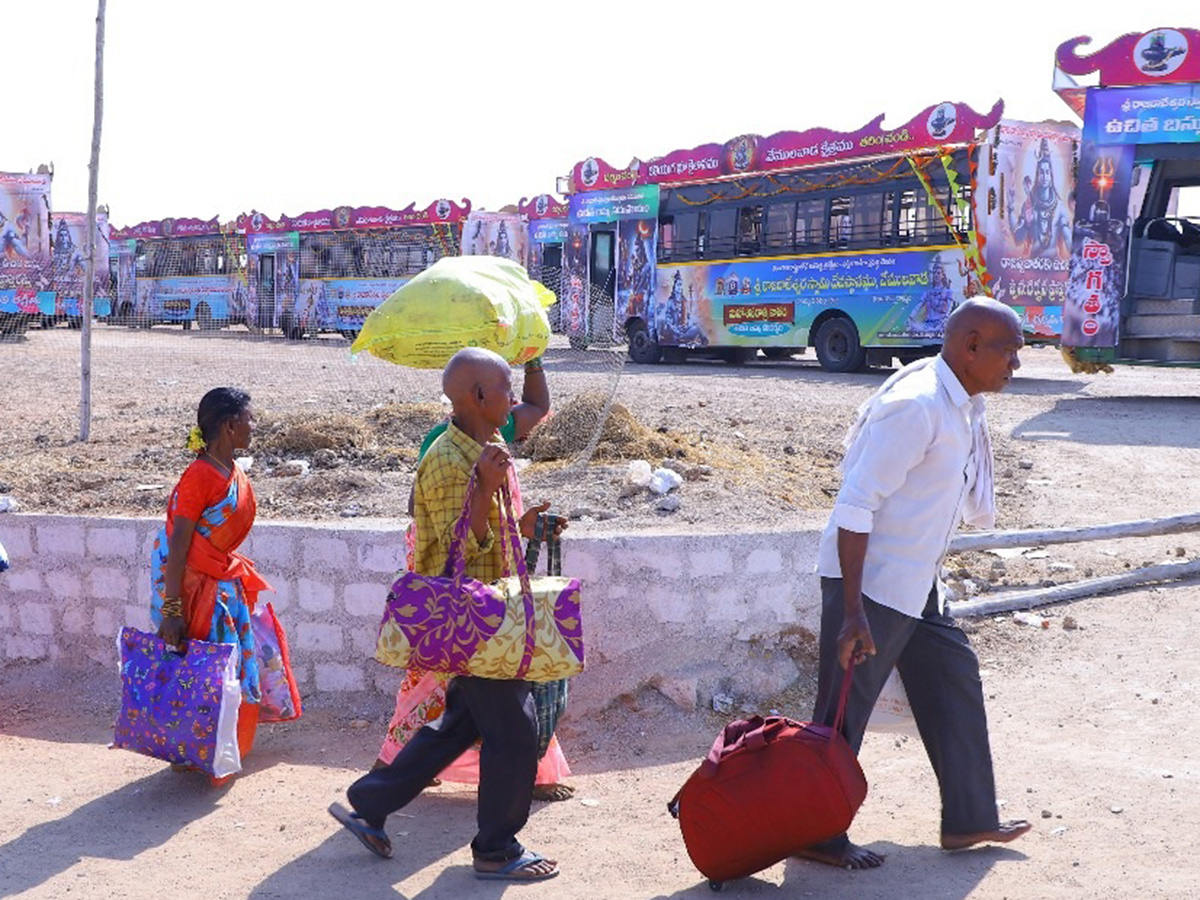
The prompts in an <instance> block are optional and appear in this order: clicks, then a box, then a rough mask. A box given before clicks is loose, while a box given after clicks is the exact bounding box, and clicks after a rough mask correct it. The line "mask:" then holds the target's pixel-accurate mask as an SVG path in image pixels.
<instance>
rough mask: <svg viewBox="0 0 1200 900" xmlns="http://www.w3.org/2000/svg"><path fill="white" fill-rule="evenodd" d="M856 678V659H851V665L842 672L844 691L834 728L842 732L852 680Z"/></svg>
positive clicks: (841, 694)
mask: <svg viewBox="0 0 1200 900" xmlns="http://www.w3.org/2000/svg"><path fill="white" fill-rule="evenodd" d="M853 680H854V661H853V660H851V661H850V667H849V668H848V669H846V671H845V672H844V673H843V674H842V691H841V693H840V694H839V695H838V707H837V715H836V716H835V717H834V720H833V730H834V731H835V732H836V733H838V734H841V733H842V725H843V724H844V723H845V721H846V702H847V701H848V700H849V699H850V682H852V681H853Z"/></svg>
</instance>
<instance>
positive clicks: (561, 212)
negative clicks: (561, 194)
mask: <svg viewBox="0 0 1200 900" xmlns="http://www.w3.org/2000/svg"><path fill="white" fill-rule="evenodd" d="M517 212H519V213H520V214H521V215H523V216H525V217H526V218H528V219H530V220H533V219H565V218H566V217H567V202H566V201H565V200H559V199H557V198H556V197H553V196H551V195H550V194H538V195H537V196H536V197H534V198H533V199H532V200H526V199H525V198H524V197H522V198H521V202H520V203H518V204H517Z"/></svg>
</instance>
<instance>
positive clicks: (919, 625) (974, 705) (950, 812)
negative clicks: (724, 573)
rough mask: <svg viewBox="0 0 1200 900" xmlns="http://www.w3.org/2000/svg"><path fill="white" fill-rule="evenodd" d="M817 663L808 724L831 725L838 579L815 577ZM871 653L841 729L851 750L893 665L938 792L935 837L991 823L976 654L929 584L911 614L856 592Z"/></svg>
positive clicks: (992, 798) (837, 679)
mask: <svg viewBox="0 0 1200 900" xmlns="http://www.w3.org/2000/svg"><path fill="white" fill-rule="evenodd" d="M821 598H822V606H821V638H820V654H821V659H820V665H819V672H818V680H817V702H816V708H815V710H814V712H813V721H816V722H822V723H824V724H826V725H832V724H833V722H834V719H835V717H836V715H837V702H838V691H839V690H840V689H841V686H842V676H843V672H842V669H841V667H840V666H838V662H837V636H838V632H839V631H840V630H841V627H842V622H843V619H844V613H845V608H844V605H843V604H844V597H843V593H842V580H841V579H840V578H822V579H821ZM863 608H864V609H865V611H866V614H867V622H868V624H869V625H870V626H871V636H872V637H873V638H874V640H875V655H874V656H869V657H867V660H866V662H864V663H862V664H860V665H858V666H854V667H853V668H854V675H853V678H854V680H853V681H852V682H851V686H850V697H849V699H848V700H847V703H846V719H845V724H844V725H843V728H842V732H843V734H844V735H845V738H846V740H847V742H848V743H849V744H850V746H851V747H852V748H853V749H854V752H855V753H857V752H858V751H859V748H860V747H861V746H862V740H863V733H864V732H865V731H866V728H867V720H868V719H869V718H870V717H871V710H872V709H874V707H875V701H876V700H877V699H879V692H880V691H881V690H883V683H884V682H885V681H886V680H887V677H888V675H889V674H890V673H891V671H892V668H893V667H894V668H895V669H896V670H897V671H898V672H899V674H900V679H901V680H902V681H903V682H904V690H905V692H906V693H907V694H908V702H909V705H910V706H911V707H912V711H913V718H914V719H916V723H917V730H918V731H919V732H920V734H921V741H922V742H923V743H924V744H925V752H926V753H928V754H929V762H930V763H931V764H932V765H933V771H934V774H936V775H937V780H938V786H939V788H940V789H941V795H942V834H973V833H975V832H980V831H992V830H994V829H995V828H997V827H998V826H999V824H1000V823H999V816H998V815H997V813H996V786H995V778H994V776H993V774H992V751H991V746H990V744H989V742H988V729H987V714H986V713H985V712H984V708H983V685H982V683H981V682H980V679H979V659H978V657H976V656H975V651H974V650H972V649H971V644H970V642H969V641H968V640H967V636H966V635H965V634H964V633H963V631H962V629H961V628H959V627H958V625H957V624H955V622H954V619H952V618H951V617H950V616H947V615H944V614H942V613H939V612H938V604H937V588H936V585H935V586H934V587H933V588H932V589H931V590H930V592H929V597H928V599H927V600H926V603H925V609H924V612H923V614H922V616H921V618H919V619H914V618H913V617H912V616H906V615H904V614H903V613H900V612H897V611H896V610H894V609H891V608H890V607H887V606H883V605H881V604H879V603H876V602H875V601H874V600H871V599H870V598H868V597H867V596H866V595H863Z"/></svg>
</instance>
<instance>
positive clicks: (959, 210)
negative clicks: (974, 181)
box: [952, 187, 972, 234]
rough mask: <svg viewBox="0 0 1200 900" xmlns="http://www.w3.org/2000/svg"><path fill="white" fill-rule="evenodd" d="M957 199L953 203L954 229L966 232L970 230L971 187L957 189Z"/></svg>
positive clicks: (960, 232) (961, 232) (962, 232)
mask: <svg viewBox="0 0 1200 900" xmlns="http://www.w3.org/2000/svg"><path fill="white" fill-rule="evenodd" d="M958 201H959V202H956V203H955V204H954V209H953V210H952V216H953V220H954V230H955V231H957V232H958V233H959V234H966V233H967V232H968V231H970V230H971V226H972V219H971V188H970V187H961V188H959V189H958Z"/></svg>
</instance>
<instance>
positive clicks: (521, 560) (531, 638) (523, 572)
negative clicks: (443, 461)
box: [500, 481, 537, 681]
mask: <svg viewBox="0 0 1200 900" xmlns="http://www.w3.org/2000/svg"><path fill="white" fill-rule="evenodd" d="M500 530H501V531H502V532H503V535H502V537H501V540H503V541H505V542H506V546H505V547H504V557H505V559H506V560H507V559H508V558H509V555H510V554H511V558H512V560H513V563H514V564H515V565H516V569H517V578H518V579H519V580H520V582H521V598H522V600H523V601H524V607H525V651H524V653H523V654H522V655H521V663H520V665H519V666H518V667H517V680H518V681H519V680H521V679H523V678H524V677H525V673H526V672H528V671H529V665H530V663H531V662H532V661H533V648H534V644H535V637H536V633H537V621H536V619H535V616H534V609H533V587H532V586H531V585H530V583H529V570H528V569H527V568H525V557H524V555H523V554H522V553H521V532H520V529H519V528H518V526H517V521H516V517H515V514H514V512H513V505H512V491H511V490H510V489H509V485H508V482H507V481H506V482H504V483H503V484H502V485H501V486H500ZM505 566H506V568H507V561H506V563H505Z"/></svg>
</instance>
